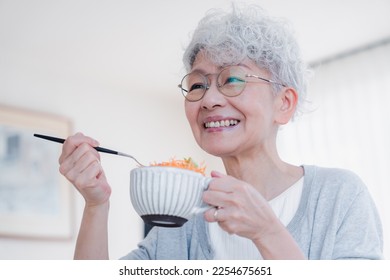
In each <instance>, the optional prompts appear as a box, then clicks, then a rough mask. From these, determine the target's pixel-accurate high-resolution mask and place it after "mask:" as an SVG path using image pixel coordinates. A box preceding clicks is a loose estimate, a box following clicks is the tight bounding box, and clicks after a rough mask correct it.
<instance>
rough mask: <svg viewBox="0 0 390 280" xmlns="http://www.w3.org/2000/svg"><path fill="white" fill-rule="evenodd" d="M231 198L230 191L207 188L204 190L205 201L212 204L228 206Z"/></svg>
mask: <svg viewBox="0 0 390 280" xmlns="http://www.w3.org/2000/svg"><path fill="white" fill-rule="evenodd" d="M230 200H231V197H230V195H229V193H225V192H221V191H213V190H207V191H204V192H203V201H204V202H205V203H207V204H209V205H212V206H216V207H217V206H222V207H226V206H227V205H228V204H229V201H230Z"/></svg>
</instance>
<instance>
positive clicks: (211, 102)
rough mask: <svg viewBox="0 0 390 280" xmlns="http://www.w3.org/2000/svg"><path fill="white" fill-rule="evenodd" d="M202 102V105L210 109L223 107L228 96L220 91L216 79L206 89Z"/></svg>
mask: <svg viewBox="0 0 390 280" xmlns="http://www.w3.org/2000/svg"><path fill="white" fill-rule="evenodd" d="M200 102H202V104H201V107H202V108H203V109H208V110H211V109H213V108H215V107H221V106H223V105H224V104H225V103H226V98H225V96H224V95H223V94H222V93H220V92H219V89H218V87H217V82H216V81H211V83H210V86H209V88H208V89H207V90H206V92H205V94H204V96H203V98H202V99H201V100H200Z"/></svg>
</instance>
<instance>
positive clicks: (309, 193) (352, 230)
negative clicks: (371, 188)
mask: <svg viewBox="0 0 390 280" xmlns="http://www.w3.org/2000/svg"><path fill="white" fill-rule="evenodd" d="M303 168H304V173H305V177H304V185H303V191H302V197H301V201H300V204H299V207H298V210H297V213H296V214H295V216H294V217H293V219H292V220H291V222H290V223H289V224H288V225H287V229H288V230H289V232H290V233H291V235H292V236H293V237H294V239H295V240H296V241H297V243H298V245H299V247H300V248H301V250H302V251H303V253H304V255H305V256H306V257H307V259H383V235H382V225H381V222H380V218H379V215H378V212H377V210H376V207H375V205H374V202H373V200H372V198H371V196H370V194H369V192H368V190H367V187H366V186H365V185H364V183H363V182H362V181H361V180H360V178H359V177H358V176H356V175H355V174H354V173H352V172H350V171H347V170H342V169H334V168H321V167H317V166H307V165H305V166H303ZM122 259H160V260H161V259H171V260H172V259H177V260H178V259H213V250H212V248H211V245H210V238H209V233H208V227H207V225H206V222H205V220H204V219H203V214H200V215H198V216H196V217H195V218H193V219H192V220H190V221H188V222H187V223H185V224H184V225H183V226H182V227H180V228H162V227H154V228H153V229H152V230H151V231H150V233H149V234H148V236H147V237H146V238H145V239H144V240H143V241H141V242H140V243H139V245H138V248H137V249H135V250H133V251H132V252H130V253H129V254H128V255H126V256H124V257H123V258H122Z"/></svg>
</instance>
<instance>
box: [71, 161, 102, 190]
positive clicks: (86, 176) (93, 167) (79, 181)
mask: <svg viewBox="0 0 390 280" xmlns="http://www.w3.org/2000/svg"><path fill="white" fill-rule="evenodd" d="M102 173H103V168H102V166H101V164H100V162H98V161H96V160H95V161H93V162H91V163H90V164H89V165H88V166H87V167H86V168H85V169H84V170H83V171H82V172H81V173H80V174H79V176H77V177H76V179H75V185H76V186H77V187H78V188H79V189H82V188H88V187H92V186H95V185H96V184H97V181H98V179H99V177H100V175H101V174H102Z"/></svg>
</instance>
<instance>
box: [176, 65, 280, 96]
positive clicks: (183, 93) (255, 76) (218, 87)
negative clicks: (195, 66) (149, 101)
mask: <svg viewBox="0 0 390 280" xmlns="http://www.w3.org/2000/svg"><path fill="white" fill-rule="evenodd" d="M232 67H237V68H239V69H240V70H242V68H241V67H240V66H239V65H230V66H227V67H224V68H222V69H221V71H220V72H219V73H214V74H207V75H205V74H202V73H201V72H198V74H199V75H201V76H203V77H204V78H205V79H204V80H205V81H208V80H209V79H208V76H210V75H217V81H218V78H219V76H220V75H221V73H222V72H223V71H225V70H226V69H229V68H232ZM243 72H244V74H245V77H244V78H245V80H244V82H245V85H244V87H243V88H242V90H241V91H240V92H239V93H237V94H236V95H227V94H226V93H224V92H223V91H221V90H220V89H221V88H222V87H223V86H224V85H222V86H220V85H219V84H218V83H217V89H218V91H219V92H220V93H221V94H222V95H224V96H226V97H236V96H239V95H240V94H241V93H242V92H243V91H244V89H245V87H246V84H247V82H248V81H247V80H246V78H256V79H259V80H262V81H265V82H268V83H271V84H275V85H279V86H282V87H287V85H285V84H282V83H279V82H276V81H273V80H271V79H266V78H263V77H261V76H258V75H255V74H248V73H245V71H244V70H243ZM193 73H195V72H190V73H188V74H186V75H184V77H183V78H182V79H181V82H180V84H178V87H179V88H180V89H181V93H182V95H183V96H184V98H185V99H186V100H187V101H189V102H198V101H200V100H202V98H203V97H204V96H205V95H206V91H207V90H209V89H210V86H211V85H210V84H211V83H210V84H209V83H206V84H204V85H205V87H204V92H203V94H202V95H201V97H200V98H199V99H196V100H191V99H188V98H187V95H186V94H185V93H188V92H189V91H187V90H186V89H184V88H183V81H184V79H185V78H186V77H188V76H189V75H191V74H193Z"/></svg>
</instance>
